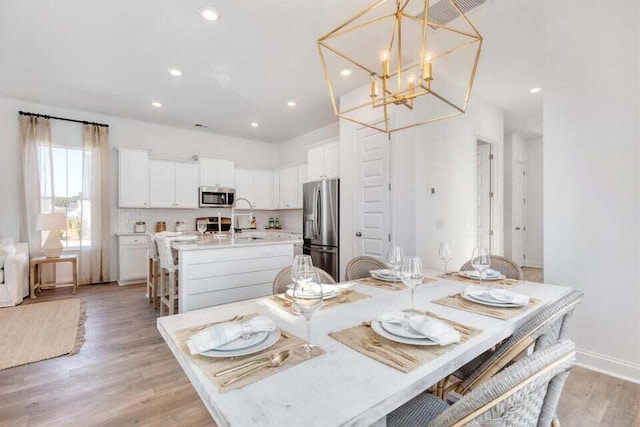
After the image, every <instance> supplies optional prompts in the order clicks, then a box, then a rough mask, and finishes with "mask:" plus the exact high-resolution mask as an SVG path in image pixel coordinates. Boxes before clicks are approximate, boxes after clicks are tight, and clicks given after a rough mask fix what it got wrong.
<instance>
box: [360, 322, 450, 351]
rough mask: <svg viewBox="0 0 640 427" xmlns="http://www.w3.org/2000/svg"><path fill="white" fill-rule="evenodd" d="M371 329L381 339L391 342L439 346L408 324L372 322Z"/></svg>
mask: <svg viewBox="0 0 640 427" xmlns="http://www.w3.org/2000/svg"><path fill="white" fill-rule="evenodd" d="M371 329H373V331H374V332H375V333H377V334H378V335H380V336H381V337H384V338H387V339H389V340H391V341H395V342H399V343H402V344H410V345H420V346H426V345H438V343H436V342H435V341H432V340H430V339H429V338H427V337H425V336H424V335H422V334H420V333H418V332H417V331H414V330H413V329H412V328H411V326H409V325H408V324H401V325H399V324H397V323H391V322H380V321H377V320H376V321H373V322H371Z"/></svg>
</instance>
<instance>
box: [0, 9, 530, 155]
mask: <svg viewBox="0 0 640 427" xmlns="http://www.w3.org/2000/svg"><path fill="white" fill-rule="evenodd" d="M371 3H372V0H349V1H345V0H235V1H230V0H217V1H216V0H164V1H162V2H159V1H157V0H156V1H154V0H135V1H131V0H94V1H86V0H57V1H55V2H54V1H50V0H20V1H15V0H0V57H1V58H3V61H2V62H3V66H2V67H0V93H2V94H4V95H6V96H10V97H15V98H20V99H26V100H30V101H35V102H42V103H47V104H53V105H60V106H65V107H71V108H78V109H83V110H88V111H95V112H100V113H105V114H111V115H115V116H121V117H128V118H132V119H138V120H144V121H149V122H156V123H162V124H167V125H173V126H179V127H185V128H192V129H193V128H194V127H193V125H194V124H195V123H202V124H205V125H207V126H208V127H209V129H208V131H210V132H213V133H221V134H226V135H232V136H238V137H244V138H250V139H255V140H261V141H265V142H276V143H277V142H282V141H285V140H287V139H290V138H292V137H295V136H297V135H300V134H303V133H305V132H308V131H310V130H313V129H316V128H318V127H320V126H323V125H325V124H328V123H330V122H332V121H334V120H335V118H334V116H333V114H332V109H331V106H330V102H329V96H328V93H327V89H326V85H325V83H324V79H323V76H322V72H321V69H320V62H319V59H318V52H317V48H316V45H315V42H316V39H317V38H318V37H319V36H321V35H323V34H325V33H327V32H328V31H329V30H330V29H332V28H333V27H335V26H336V25H337V24H339V23H341V22H342V21H344V20H345V19H346V18H347V17H350V16H351V15H354V14H355V13H356V12H358V11H359V10H361V9H363V8H364V7H366V6H368V5H369V4H371ZM206 6H211V7H214V8H215V9H216V10H218V11H219V12H220V15H221V19H220V20H218V21H216V22H207V21H205V20H204V19H203V18H202V17H201V16H200V15H199V13H198V10H199V9H201V8H203V7H206ZM539 6H540V3H539V2H538V1H526V0H493V1H491V0H490V1H489V3H488V4H487V5H485V6H481V7H480V8H478V9H476V10H474V11H472V12H470V13H469V17H470V18H471V19H472V20H473V22H474V24H476V27H477V28H478V30H479V31H480V33H481V34H482V35H483V36H484V38H485V44H484V48H483V56H482V58H481V63H480V67H479V70H478V74H477V78H476V85H475V88H474V91H475V92H474V93H475V94H476V95H480V96H483V97H484V98H486V99H487V100H489V101H491V102H493V103H495V104H496V105H498V106H499V107H501V108H503V109H504V110H505V111H506V116H505V126H506V127H507V129H509V130H512V131H519V132H522V133H524V134H525V135H527V134H530V135H535V134H541V133H542V101H541V96H542V95H541V94H538V95H531V94H529V93H528V90H529V88H531V87H533V86H537V85H539V80H538V79H539V78H540V76H539V74H538V68H537V66H536V64H537V63H539V62H540V61H539V58H541V56H540V55H538V53H539V39H538V37H537V33H536V30H537V29H538V23H539V22H540V15H541V11H540V9H541V8H540V7H539ZM534 58H538V60H533V59H534ZM171 67H175V68H179V69H180V70H182V72H183V75H182V76H181V77H179V78H176V77H173V76H171V75H170V74H169V73H168V71H167V69H168V68H171ZM291 99H294V100H296V101H297V103H298V106H297V107H295V108H293V109H292V108H290V107H288V106H287V101H288V100H291ZM152 101H159V102H161V103H162V104H163V107H162V108H159V109H158V108H154V107H152V106H151V102H152ZM252 121H255V122H258V123H259V125H260V126H259V127H257V128H252V127H250V125H249V124H250V123H251V122H252Z"/></svg>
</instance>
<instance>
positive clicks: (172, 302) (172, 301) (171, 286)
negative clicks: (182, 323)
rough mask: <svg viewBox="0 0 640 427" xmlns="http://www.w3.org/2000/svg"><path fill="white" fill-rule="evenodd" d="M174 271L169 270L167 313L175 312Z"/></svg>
mask: <svg viewBox="0 0 640 427" xmlns="http://www.w3.org/2000/svg"><path fill="white" fill-rule="evenodd" d="M175 298H176V273H175V272H174V271H170V272H169V315H173V314H175Z"/></svg>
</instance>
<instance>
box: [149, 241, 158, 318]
mask: <svg viewBox="0 0 640 427" xmlns="http://www.w3.org/2000/svg"><path fill="white" fill-rule="evenodd" d="M146 237H147V258H148V259H149V265H148V268H147V296H148V297H149V303H153V308H158V307H159V303H160V300H159V297H160V294H159V292H158V286H159V282H160V272H159V270H160V254H158V244H157V243H156V241H155V238H154V234H153V233H146Z"/></svg>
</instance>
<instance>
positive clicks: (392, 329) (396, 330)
mask: <svg viewBox="0 0 640 427" xmlns="http://www.w3.org/2000/svg"><path fill="white" fill-rule="evenodd" d="M380 326H382V328H383V329H384V330H385V331H387V332H389V333H390V334H393V335H397V336H399V337H402V338H412V339H418V340H420V339H425V336H424V335H421V334H419V333H418V332H416V331H414V330H413V328H412V327H411V326H409V323H408V322H407V326H406V327H405V326H403V325H400V324H398V323H391V322H380Z"/></svg>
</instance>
